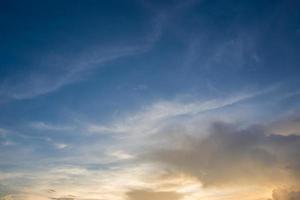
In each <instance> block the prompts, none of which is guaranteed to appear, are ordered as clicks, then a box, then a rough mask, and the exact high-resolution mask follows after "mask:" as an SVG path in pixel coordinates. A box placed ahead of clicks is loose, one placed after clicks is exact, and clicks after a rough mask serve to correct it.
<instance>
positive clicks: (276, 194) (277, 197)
mask: <svg viewBox="0 0 300 200" xmlns="http://www.w3.org/2000/svg"><path fill="white" fill-rule="evenodd" d="M272 197H273V200H298V199H300V191H289V190H274V191H273V195H272Z"/></svg>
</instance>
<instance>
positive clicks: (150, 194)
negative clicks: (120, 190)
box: [127, 190, 182, 200]
mask: <svg viewBox="0 0 300 200" xmlns="http://www.w3.org/2000/svg"><path fill="white" fill-rule="evenodd" d="M127 196H128V200H141V199H143V200H153V199H156V200H179V199H181V197H182V196H181V195H180V194H178V193H176V192H156V191H152V190H131V191H129V192H127Z"/></svg>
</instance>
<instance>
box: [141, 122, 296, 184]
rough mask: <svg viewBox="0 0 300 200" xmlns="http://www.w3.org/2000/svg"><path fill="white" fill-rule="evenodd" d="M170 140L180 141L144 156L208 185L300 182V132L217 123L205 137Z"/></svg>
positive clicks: (185, 137) (184, 137)
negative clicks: (283, 132) (279, 132)
mask: <svg viewBox="0 0 300 200" xmlns="http://www.w3.org/2000/svg"><path fill="white" fill-rule="evenodd" d="M199 132H200V131H199ZM183 135H184V134H183ZM170 143H172V144H175V143H176V144H179V145H171V146H172V147H169V148H168V147H165V148H160V149H156V150H153V151H152V152H151V153H150V154H148V155H146V156H145V155H144V156H145V157H144V158H147V159H150V160H151V161H156V162H158V163H159V164H162V165H165V166H167V167H169V168H171V169H173V170H176V171H178V172H181V173H185V174H188V175H191V176H194V177H197V178H198V179H199V180H200V181H201V182H202V183H203V185H204V186H205V187H206V186H207V187H210V186H232V185H257V184H259V185H280V184H285V185H288V186H295V185H297V184H299V183H300V181H299V180H300V173H299V172H300V151H299V150H300V136H296V135H289V136H282V135H272V134H270V133H266V132H265V128H261V127H260V126H250V127H247V128H241V127H239V126H238V125H232V124H225V123H214V124H213V125H212V126H211V129H210V132H209V134H208V135H207V136H205V137H204V138H203V137H202V138H200V137H196V136H186V135H184V136H183V137H180V141H170Z"/></svg>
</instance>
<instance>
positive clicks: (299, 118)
mask: <svg viewBox="0 0 300 200" xmlns="http://www.w3.org/2000/svg"><path fill="white" fill-rule="evenodd" d="M268 128H269V129H270V131H271V132H274V133H276V134H280V135H300V115H295V114H293V115H289V116H285V117H282V118H280V119H277V120H275V121H273V122H271V123H270V124H269V125H268Z"/></svg>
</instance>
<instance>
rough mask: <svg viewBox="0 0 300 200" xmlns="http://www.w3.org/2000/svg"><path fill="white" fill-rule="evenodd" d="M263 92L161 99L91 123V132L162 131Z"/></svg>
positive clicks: (88, 128)
mask: <svg viewBox="0 0 300 200" xmlns="http://www.w3.org/2000/svg"><path fill="white" fill-rule="evenodd" d="M264 92H265V91H262V92H252V93H251V92H249V93H241V94H237V95H232V96H228V97H225V98H220V99H210V100H203V101H192V102H180V101H176V100H175V101H158V102H156V103H153V104H152V105H150V106H146V107H144V108H143V109H142V110H141V111H138V112H136V113H131V114H129V115H128V116H125V117H123V118H122V119H121V120H116V121H115V122H112V123H111V124H108V125H95V124H89V125H88V126H87V130H88V131H89V132H91V133H119V134H123V133H126V134H130V135H135V136H137V135H149V134H153V133H157V132H158V131H159V130H162V129H163V127H164V126H165V125H167V124H168V123H170V122H174V121H172V120H176V119H181V118H182V117H183V118H184V117H189V118H193V117H195V116H199V115H201V114H203V113H206V112H211V111H214V110H218V109H222V108H225V107H227V106H232V105H235V104H238V103H241V102H243V101H246V100H249V99H251V98H254V97H256V96H257V95H260V94H263V93H264Z"/></svg>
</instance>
